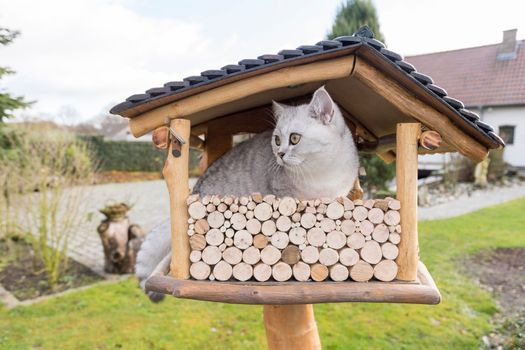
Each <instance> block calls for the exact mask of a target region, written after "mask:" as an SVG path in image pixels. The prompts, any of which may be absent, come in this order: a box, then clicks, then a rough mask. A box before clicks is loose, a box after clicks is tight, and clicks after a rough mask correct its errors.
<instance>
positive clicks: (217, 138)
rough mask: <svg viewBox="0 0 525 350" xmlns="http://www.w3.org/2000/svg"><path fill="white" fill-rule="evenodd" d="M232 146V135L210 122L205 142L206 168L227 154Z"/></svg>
mask: <svg viewBox="0 0 525 350" xmlns="http://www.w3.org/2000/svg"><path fill="white" fill-rule="evenodd" d="M232 146H233V135H232V134H231V133H230V132H228V130H223V129H222V128H221V127H220V125H217V123H213V121H211V122H210V123H209V125H208V130H207V132H206V141H205V152H206V155H205V157H206V168H208V167H209V166H210V165H211V164H212V163H213V162H215V161H216V160H217V159H219V158H220V157H221V156H222V155H223V154H224V153H226V152H228V151H229V150H230V149H231V148H232Z"/></svg>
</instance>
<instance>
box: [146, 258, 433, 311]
mask: <svg viewBox="0 0 525 350" xmlns="http://www.w3.org/2000/svg"><path fill="white" fill-rule="evenodd" d="M146 290H147V291H153V292H158V293H163V294H169V295H173V296H174V297H176V298H182V299H194V300H204V301H215V302H221V303H229V304H264V305H287V304H318V303H338V302H374V303H407V304H439V302H440V301H441V295H440V294H439V290H438V289H437V287H436V285H435V283H434V280H433V279H432V276H430V273H429V272H428V270H427V268H426V267H425V265H424V264H423V263H421V262H420V263H419V266H418V279H417V281H416V282H398V281H394V282H375V281H374V282H364V283H361V282H215V281H213V282H212V281H195V280H177V279H174V278H172V277H169V276H158V275H156V276H155V275H154V276H152V277H150V278H149V279H148V280H147V282H146Z"/></svg>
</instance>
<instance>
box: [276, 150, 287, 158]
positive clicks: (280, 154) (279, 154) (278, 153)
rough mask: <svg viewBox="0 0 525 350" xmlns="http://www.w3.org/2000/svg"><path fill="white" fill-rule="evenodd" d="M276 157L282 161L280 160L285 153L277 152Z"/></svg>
mask: <svg viewBox="0 0 525 350" xmlns="http://www.w3.org/2000/svg"><path fill="white" fill-rule="evenodd" d="M277 155H278V156H279V157H281V159H282V158H283V157H284V155H285V153H284V152H277Z"/></svg>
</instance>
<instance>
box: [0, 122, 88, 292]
mask: <svg viewBox="0 0 525 350" xmlns="http://www.w3.org/2000/svg"><path fill="white" fill-rule="evenodd" d="M0 134H1V136H0V140H1V142H2V144H3V146H5V148H2V150H1V151H0V170H1V176H0V180H1V182H2V196H1V198H0V214H1V218H2V222H0V224H1V226H2V231H3V232H4V234H13V233H20V232H22V233H27V235H25V238H26V239H27V240H28V241H30V242H31V244H32V247H33V251H34V253H35V258H37V259H39V260H40V261H41V262H42V265H43V266H44V272H45V274H46V276H47V281H48V284H49V286H50V287H51V288H53V287H54V286H55V285H56V283H57V281H58V279H59V278H60V276H61V274H62V272H63V270H64V267H65V263H66V261H67V257H66V252H67V246H68V241H69V237H70V236H71V235H72V234H73V233H75V232H76V230H77V229H78V227H79V226H80V225H81V223H82V222H83V221H84V219H85V218H86V215H84V214H85V212H84V208H83V206H82V205H83V203H84V202H85V201H84V198H85V194H84V189H83V187H82V186H78V185H84V184H88V183H91V180H92V179H91V177H92V175H93V162H92V160H91V156H90V152H89V150H88V146H87V144H86V143H84V142H81V141H79V140H78V139H77V138H76V136H75V135H74V134H71V133H68V132H65V131H63V130H60V129H56V128H54V129H49V128H42V127H41V126H38V125H36V126H35V125H32V126H31V125H29V126H27V125H26V126H25V127H20V126H9V127H8V126H1V129H0Z"/></svg>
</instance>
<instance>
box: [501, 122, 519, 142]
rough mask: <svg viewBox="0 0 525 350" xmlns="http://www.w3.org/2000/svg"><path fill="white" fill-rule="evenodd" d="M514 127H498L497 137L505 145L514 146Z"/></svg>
mask: <svg viewBox="0 0 525 350" xmlns="http://www.w3.org/2000/svg"><path fill="white" fill-rule="evenodd" d="M515 129H516V126H514V125H502V126H500V127H499V136H500V137H501V138H502V139H503V141H505V143H506V144H507V145H513V144H514V130H515Z"/></svg>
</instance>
